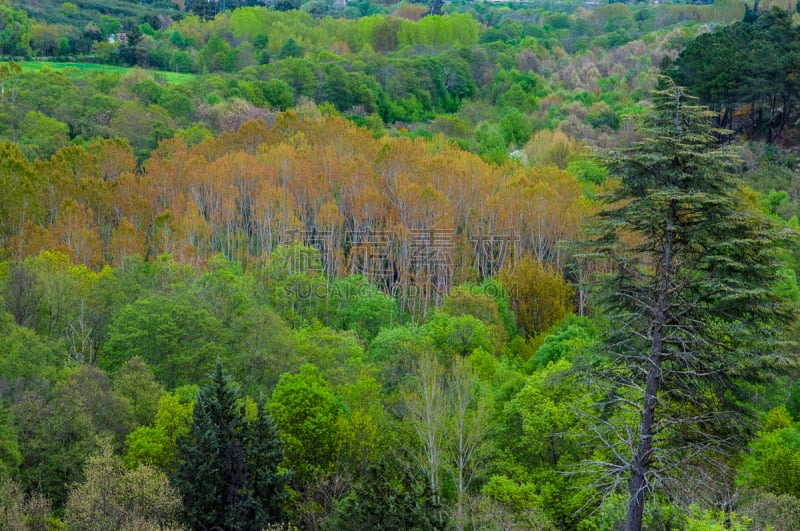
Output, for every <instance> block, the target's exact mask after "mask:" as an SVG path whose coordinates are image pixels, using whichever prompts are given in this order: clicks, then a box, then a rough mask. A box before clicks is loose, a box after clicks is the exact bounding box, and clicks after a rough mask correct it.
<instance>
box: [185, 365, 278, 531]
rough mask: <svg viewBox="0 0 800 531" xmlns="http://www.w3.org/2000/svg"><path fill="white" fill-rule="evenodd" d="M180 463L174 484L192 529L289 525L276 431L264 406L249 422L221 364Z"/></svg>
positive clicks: (201, 396) (203, 394)
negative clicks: (274, 524) (285, 521)
mask: <svg viewBox="0 0 800 531" xmlns="http://www.w3.org/2000/svg"><path fill="white" fill-rule="evenodd" d="M178 459H179V465H178V471H177V473H176V475H175V478H174V480H175V485H176V486H177V487H178V489H179V490H180V492H181V494H182V495H183V502H184V519H185V522H186V524H187V525H189V526H190V527H191V528H193V529H237V530H260V529H263V528H265V527H266V526H267V525H268V524H271V523H275V522H282V521H284V520H285V517H286V516H285V512H284V508H283V504H284V501H285V499H286V492H285V490H284V486H285V484H286V482H287V481H288V474H287V473H286V472H281V471H279V468H278V467H279V465H280V463H281V461H282V459H283V447H282V443H281V441H280V438H279V436H278V431H277V428H276V427H275V424H274V422H273V420H272V417H270V416H269V414H267V413H266V411H265V410H264V407H263V405H260V406H259V407H258V411H257V415H256V418H255V419H248V418H247V416H246V415H245V405H244V400H243V399H242V397H241V395H240V394H239V392H238V390H237V388H236V387H235V386H234V384H233V383H232V382H231V381H230V379H229V378H228V377H227V376H225V374H224V373H223V371H222V366H221V364H220V363H219V362H217V367H216V371H215V373H214V375H213V377H212V380H211V384H210V385H209V386H206V387H203V388H202V389H201V390H200V391H199V393H198V395H197V401H196V402H195V406H194V413H193V416H192V426H191V429H190V431H189V433H188V435H186V436H185V437H183V438H181V439H180V440H179V453H178Z"/></svg>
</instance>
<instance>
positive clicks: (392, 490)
mask: <svg viewBox="0 0 800 531" xmlns="http://www.w3.org/2000/svg"><path fill="white" fill-rule="evenodd" d="M420 483H421V484H423V485H428V482H427V481H423V482H420ZM414 485H415V483H414V482H413V481H412V479H411V478H410V477H409V475H408V474H407V473H403V472H401V473H399V474H398V473H397V472H396V471H395V470H393V468H392V467H390V466H388V465H387V464H386V463H385V462H381V463H379V464H377V465H373V466H371V467H369V468H368V469H367V472H366V475H365V476H364V478H363V479H362V481H361V483H360V484H359V485H358V486H356V487H355V488H354V489H353V492H352V494H351V495H350V496H349V497H348V498H347V499H346V500H345V501H344V503H343V504H342V506H341V508H340V510H339V518H338V521H337V522H336V525H334V528H335V529H341V530H345V529H376V530H384V529H385V530H387V531H388V530H395V529H408V530H415V531H416V530H419V531H422V530H430V529H444V528H445V522H444V521H443V519H442V518H440V516H439V514H438V511H439V508H438V507H437V506H436V505H434V504H433V502H432V501H431V499H432V497H431V496H430V493H429V492H425V491H422V492H420V491H419V490H418V489H417V488H415V486H414Z"/></svg>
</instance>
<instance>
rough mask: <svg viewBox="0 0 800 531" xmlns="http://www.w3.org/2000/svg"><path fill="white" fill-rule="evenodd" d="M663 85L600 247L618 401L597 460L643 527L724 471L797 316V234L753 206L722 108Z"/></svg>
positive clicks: (621, 169)
mask: <svg viewBox="0 0 800 531" xmlns="http://www.w3.org/2000/svg"><path fill="white" fill-rule="evenodd" d="M662 86H663V87H665V88H664V89H663V90H660V91H656V92H655V93H654V95H653V102H654V108H653V109H652V112H651V114H650V115H649V116H647V117H646V118H645V120H644V124H643V128H642V132H643V135H644V139H643V140H642V141H641V142H637V143H636V144H635V145H634V146H632V147H631V148H630V149H626V150H624V151H619V152H613V153H609V154H607V155H608V156H607V157H605V163H606V164H607V166H608V167H609V169H610V170H611V173H612V174H613V175H615V176H616V177H618V178H619V180H620V181H619V186H618V187H617V189H616V190H615V192H614V193H613V194H612V195H611V196H610V197H609V198H608V202H607V203H606V208H605V210H604V211H603V212H601V213H600V214H599V216H598V219H597V221H598V223H597V226H596V229H597V232H596V234H595V239H594V241H593V245H594V247H595V251H596V252H597V254H598V255H599V257H600V258H601V259H603V260H607V261H610V262H611V263H612V264H613V266H614V267H613V273H612V274H611V275H608V276H606V277H604V278H602V279H600V282H599V288H600V292H601V294H602V296H603V297H602V299H601V300H600V301H599V303H600V304H599V307H600V310H601V311H603V312H604V313H605V314H606V315H608V318H609V320H610V325H611V326H609V332H608V334H607V335H606V337H605V340H604V341H603V342H602V348H603V352H602V354H603V356H604V358H605V360H606V361H605V363H603V364H602V365H601V367H600V374H599V375H598V374H596V373H593V380H595V381H601V382H605V384H606V386H607V387H606V393H607V396H608V397H609V400H608V401H607V402H606V403H604V404H603V407H602V408H601V409H602V411H601V412H600V413H599V414H598V415H597V416H595V417H593V418H592V419H591V421H590V422H591V424H592V425H591V431H592V432H593V433H595V434H596V435H597V437H598V439H599V440H600V441H602V443H603V444H604V446H605V451H604V453H600V454H598V455H601V456H602V457H601V458H598V459H597V460H596V461H593V462H592V463H587V465H589V466H590V469H592V467H593V469H594V470H595V471H596V472H599V473H600V474H601V477H603V478H604V479H603V480H602V481H608V482H609V485H613V486H617V485H623V484H627V487H628V493H629V502H628V516H627V524H626V529H627V530H639V529H641V527H642V517H643V511H644V503H645V499H646V494H647V493H649V492H653V491H654V490H665V489H670V488H675V489H679V488H681V487H682V483H683V482H686V481H687V479H688V478H689V477H691V476H692V474H697V475H698V476H702V475H703V474H714V473H715V467H716V466H718V465H717V464H710V462H709V460H710V459H714V457H715V456H717V457H718V456H720V455H724V453H725V450H730V449H735V450H736V451H738V450H739V449H741V447H742V446H743V445H744V441H745V440H746V437H747V434H748V429H749V427H750V426H751V424H750V423H749V422H748V418H749V417H750V416H751V415H750V413H751V412H750V411H748V410H747V406H746V405H747V404H748V403H752V400H751V399H749V397H748V395H747V390H748V389H749V390H752V389H753V387H752V386H753V385H757V384H759V383H762V382H763V381H764V380H765V379H767V378H769V376H770V375H771V374H772V373H774V371H775V369H776V368H778V367H779V366H780V365H781V363H782V362H783V361H785V358H783V357H782V356H781V354H782V352H783V351H782V350H781V345H780V341H781V339H780V338H781V331H782V323H784V322H786V320H788V319H789V318H790V317H791V315H790V312H789V310H788V309H787V306H786V305H785V304H783V302H782V301H781V300H780V298H779V297H778V296H777V295H776V292H775V290H774V286H775V285H776V275H777V273H778V270H779V269H780V267H779V265H778V263H777V262H778V257H779V254H780V250H781V247H782V246H783V244H784V243H786V242H789V241H790V240H792V239H793V238H794V235H793V233H791V232H789V231H788V230H787V229H785V228H783V227H780V226H778V225H777V223H775V222H773V221H771V220H769V219H767V218H765V216H763V215H762V213H761V212H760V210H759V209H758V208H757V207H756V206H754V205H752V204H748V203H747V201H745V200H744V198H745V194H743V193H742V191H741V190H740V188H739V185H738V182H737V181H736V179H735V176H734V175H733V174H732V172H731V171H730V169H731V168H732V167H734V165H735V164H736V162H737V158H736V156H735V154H734V153H733V152H732V151H731V150H730V149H728V148H726V147H724V146H721V145H720V143H719V141H718V134H719V133H720V132H719V131H716V130H715V129H714V128H713V126H712V122H711V118H712V113H710V112H709V111H708V110H707V109H706V108H704V107H700V106H697V105H696V104H694V102H693V99H692V98H690V97H689V96H687V94H686V93H685V92H684V90H683V89H682V88H680V87H678V86H676V85H674V83H672V81H671V80H669V79H668V78H664V79H662ZM676 472H677V473H676ZM706 477H709V476H706ZM609 478H610V479H609Z"/></svg>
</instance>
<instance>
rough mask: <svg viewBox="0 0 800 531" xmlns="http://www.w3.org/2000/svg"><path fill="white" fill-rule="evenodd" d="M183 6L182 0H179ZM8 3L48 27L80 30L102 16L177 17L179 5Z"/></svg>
mask: <svg viewBox="0 0 800 531" xmlns="http://www.w3.org/2000/svg"><path fill="white" fill-rule="evenodd" d="M179 1H180V4H183V1H182V0H179ZM9 4H10V5H11V6H12V7H14V8H16V9H21V10H23V11H25V12H27V13H28V15H29V16H30V17H31V18H35V19H37V20H41V21H45V22H49V23H51V24H65V25H69V26H75V27H78V28H83V27H84V26H85V25H86V24H88V23H89V22H95V23H96V22H97V21H99V20H100V18H101V17H102V16H103V15H105V16H110V17H114V18H116V19H118V20H120V21H121V22H123V23H125V22H129V21H134V20H137V19H139V18H140V17H147V18H149V19H154V20H155V19H157V18H158V17H159V16H161V17H170V18H175V17H180V16H181V13H182V12H181V10H180V8H179V6H178V2H172V1H170V0H72V1H71V2H63V1H62V0H11V1H10V2H9Z"/></svg>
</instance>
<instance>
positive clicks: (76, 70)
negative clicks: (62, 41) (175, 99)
mask: <svg viewBox="0 0 800 531" xmlns="http://www.w3.org/2000/svg"><path fill="white" fill-rule="evenodd" d="M19 65H20V66H21V67H22V70H23V71H30V70H42V69H43V68H50V69H52V70H57V71H62V72H64V73H66V74H67V75H70V76H75V77H82V76H83V75H86V74H89V73H91V72H105V73H111V72H115V73H118V74H120V75H125V74H126V73H128V72H129V71H130V70H131V69H130V68H127V67H123V66H110V65H99V64H94V63H57V62H50V61H23V62H20V63H19ZM152 72H153V75H154V76H155V77H157V78H159V77H160V78H162V79H165V80H166V81H167V82H169V83H185V82H187V81H189V80H190V79H192V78H193V77H194V76H195V75H194V74H180V73H176V72H161V71H157V70H153V71H152Z"/></svg>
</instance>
